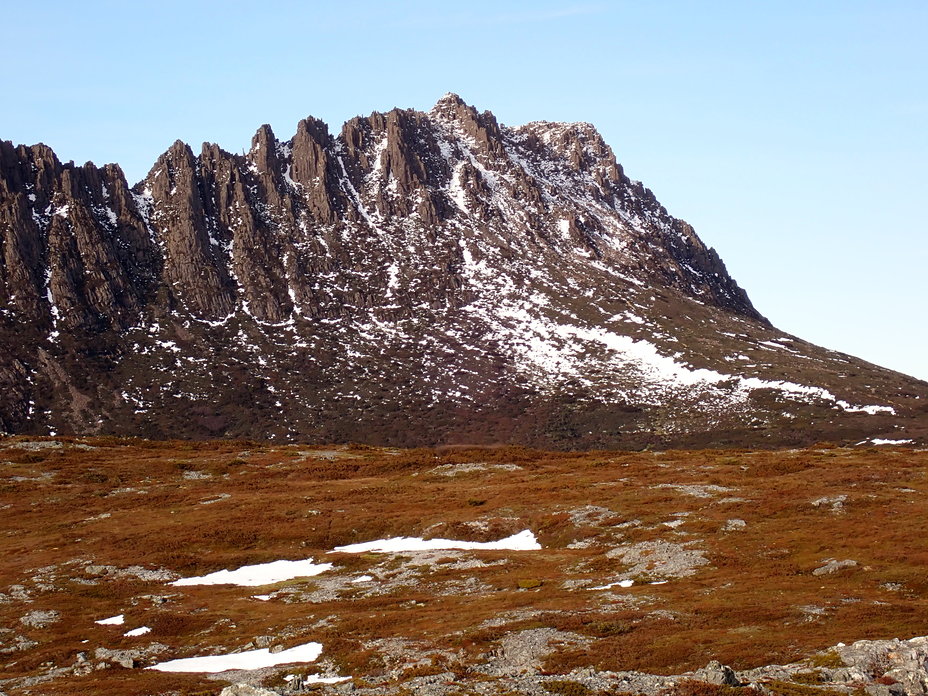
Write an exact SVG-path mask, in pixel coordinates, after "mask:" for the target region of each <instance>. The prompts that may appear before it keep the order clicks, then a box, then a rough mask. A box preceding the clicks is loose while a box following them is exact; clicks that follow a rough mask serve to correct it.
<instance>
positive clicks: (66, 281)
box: [0, 95, 928, 449]
mask: <svg viewBox="0 0 928 696" xmlns="http://www.w3.org/2000/svg"><path fill="white" fill-rule="evenodd" d="M720 200H723V201H724V197H723V196H720ZM745 234H751V221H750V220H745ZM771 243H775V240H771ZM783 282H784V283H787V282H790V280H789V273H788V269H784V272H783ZM862 330H864V329H862ZM0 392H2V393H3V395H4V398H3V399H2V401H0V432H7V433H28V434H33V435H54V434H59V435H61V434H119V435H129V436H146V437H155V438H159V437H160V438H163V437H187V438H208V437H231V438H234V437H256V438H261V439H268V438H269V439H273V440H277V441H291V442H320V443H321V442H342V443H344V442H365V443H368V444H379V445H395V446H421V445H437V444H462V443H464V444H501V443H510V444H522V445H530V446H539V447H546V448H559V449H571V448H574V449H576V448H581V449H582V448H590V447H610V448H614V447H619V448H642V447H646V446H653V447H667V446H677V447H680V446H687V447H690V446H707V445H716V446H762V447H771V446H784V445H785V446H793V445H806V446H807V445H810V444H813V443H815V442H816V441H821V440H828V441H833V442H840V443H842V444H849V445H850V444H857V443H862V444H864V445H867V444H870V443H872V442H873V441H874V440H894V441H899V442H901V443H903V444H904V443H905V441H911V442H912V443H915V444H918V443H922V444H924V443H928V384H926V383H925V382H921V381H918V380H915V379H913V378H910V377H906V376H904V375H901V374H898V373H895V372H892V371H890V370H885V369H882V368H879V367H876V366H874V365H871V364H868V363H865V362H863V361H860V360H858V359H855V358H853V357H851V356H848V355H843V354H840V353H835V352H833V351H829V350H825V349H823V348H819V347H817V346H814V345H811V344H809V343H807V342H805V341H803V340H801V339H800V338H797V337H795V336H790V335H787V334H784V333H783V332H782V331H779V330H777V329H776V328H775V327H772V326H771V325H770V323H769V322H767V321H766V320H765V319H764V317H763V316H762V314H761V313H760V312H759V311H758V310H757V309H756V308H755V307H754V306H753V305H752V304H751V302H750V300H749V299H748V296H747V294H746V293H745V292H744V290H743V289H742V288H741V287H739V285H738V284H737V283H736V282H735V280H734V279H732V278H731V277H730V275H729V274H728V273H727V271H726V269H725V266H724V264H723V263H722V261H721V260H720V258H719V256H718V254H717V253H716V252H715V251H714V250H712V249H710V248H707V247H706V246H705V245H704V244H703V243H702V241H700V239H699V237H698V236H697V235H696V233H695V231H694V230H693V229H692V227H691V226H690V225H688V224H687V223H685V222H683V221H682V220H680V219H677V218H675V217H673V216H672V215H670V214H669V213H668V212H667V210H665V209H664V207H663V206H661V204H660V203H659V202H658V200H657V198H656V197H655V196H654V194H652V192H651V191H650V190H648V189H647V188H646V187H645V186H644V185H642V184H641V183H640V182H637V181H634V180H632V179H631V178H629V177H628V176H627V175H626V174H625V172H624V171H623V169H622V167H621V166H620V165H619V164H618V162H617V160H616V157H615V155H614V153H613V152H612V150H611V149H610V147H609V146H608V145H607V144H606V143H605V142H604V141H603V139H602V138H601V136H600V135H599V134H598V133H597V132H596V130H595V129H594V128H593V127H592V126H591V125H589V124H585V123H574V124H564V123H549V122H540V121H539V122H533V123H528V124H525V125H523V126H518V127H509V126H505V125H502V124H499V123H498V122H497V120H496V119H495V118H494V116H493V115H492V114H491V113H489V112H482V113H481V112H478V111H477V110H476V109H474V108H473V107H471V106H469V105H467V104H465V103H464V102H463V101H462V100H461V99H460V98H458V97H457V96H455V95H447V96H445V97H443V98H442V99H441V100H440V101H439V102H438V103H437V104H436V105H435V106H434V108H432V109H431V110H429V111H428V112H419V111H414V110H401V109H394V110H392V111H390V112H389V113H386V114H382V113H376V112H375V113H373V114H371V115H370V116H368V117H358V118H354V119H352V120H350V121H348V122H347V123H345V124H344V126H343V127H342V128H341V130H340V132H338V133H331V132H330V131H329V130H328V127H327V126H326V125H325V124H323V123H321V122H320V121H318V120H316V119H313V118H307V119H305V120H303V121H301V122H300V123H299V124H298V126H297V129H296V133H295V134H294V135H293V137H291V138H289V139H288V140H281V139H279V138H277V136H275V134H274V133H273V132H272V131H271V129H270V127H268V126H262V127H261V128H260V129H259V130H258V132H257V133H256V134H255V136H254V138H253V140H252V145H251V148H250V149H249V150H248V151H247V152H245V153H244V154H241V155H240V154H234V153H230V152H226V151H224V150H222V149H221V148H220V147H219V146H217V145H215V144H208V143H206V144H204V145H203V146H202V148H200V149H199V150H198V151H197V152H194V151H193V150H192V149H191V148H190V147H189V146H188V145H186V144H184V143H182V142H176V143H174V145H172V146H171V147H170V148H169V149H168V150H167V151H166V152H165V153H164V154H163V155H162V156H161V157H160V158H159V159H158V161H157V162H156V163H155V165H154V166H153V167H152V169H151V171H150V172H149V174H148V175H147V176H146V177H145V178H144V179H143V180H142V181H140V182H138V183H137V184H135V185H132V186H130V184H129V183H128V182H127V181H126V180H125V177H124V176H123V173H122V171H121V170H120V168H119V167H118V166H117V165H114V164H108V165H106V166H103V167H97V166H95V165H93V164H91V163H87V164H85V165H83V166H77V165H75V164H74V163H62V162H61V161H59V159H58V157H57V156H56V154H55V153H54V152H52V150H51V149H50V148H48V147H47V146H44V145H41V144H40V145H34V146H23V145H19V146H15V145H14V144H12V143H10V142H0Z"/></svg>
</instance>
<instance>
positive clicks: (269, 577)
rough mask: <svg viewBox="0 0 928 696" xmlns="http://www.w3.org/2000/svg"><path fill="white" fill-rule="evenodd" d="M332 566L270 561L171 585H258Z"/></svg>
mask: <svg viewBox="0 0 928 696" xmlns="http://www.w3.org/2000/svg"><path fill="white" fill-rule="evenodd" d="M331 567H332V564H331V563H313V559H311V558H307V559H306V560H305V561H272V562H271V563H259V564H257V565H249V566H242V567H241V568H238V569H236V570H217V571H216V572H215V573H210V574H209V575H203V576H200V577H196V578H181V579H180V580H175V581H174V582H172V583H171V584H172V585H176V586H182V585H238V586H240V587H258V586H260V585H272V584H274V583H275V582H283V581H284V580H292V579H293V578H309V577H312V576H314V575H319V574H320V573H324V572H325V571H327V570H329V569H330V568H331Z"/></svg>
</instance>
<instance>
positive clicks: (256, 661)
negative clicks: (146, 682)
mask: <svg viewBox="0 0 928 696" xmlns="http://www.w3.org/2000/svg"><path fill="white" fill-rule="evenodd" d="M321 654H322V644H321V643H305V644H303V645H297V646H296V647H294V648H290V649H289V650H281V651H280V652H278V653H272V652H271V651H270V650H268V649H267V648H262V649H260V650H247V651H245V652H240V653H233V654H231V655H208V656H206V657H185V658H182V659H179V660H169V661H167V662H161V663H159V664H157V665H152V666H151V667H148V668H147V669H153V670H156V671H158V672H204V673H210V674H215V673H216V672H226V671H228V670H231V669H235V670H252V669H263V668H265V667H274V666H276V665H285V664H288V663H290V662H315V661H316V658H318V657H319V655H321Z"/></svg>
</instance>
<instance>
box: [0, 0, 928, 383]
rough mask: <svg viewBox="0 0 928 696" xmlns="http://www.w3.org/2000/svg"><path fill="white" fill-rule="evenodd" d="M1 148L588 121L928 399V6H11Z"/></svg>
mask: <svg viewBox="0 0 928 696" xmlns="http://www.w3.org/2000/svg"><path fill="white" fill-rule="evenodd" d="M2 10H3V12H2V16H3V18H4V20H3V24H4V31H3V39H2V42H0V59H2V61H3V62H2V64H3V65H4V66H5V70H4V75H3V81H4V91H3V94H4V100H3V101H4V104H3V107H2V109H0V138H3V139H9V140H13V141H14V142H17V143H20V142H22V143H29V144H31V143H34V142H38V141H42V142H45V143H47V144H49V145H51V146H52V147H53V148H55V150H56V152H57V153H58V155H59V157H61V158H62V159H63V160H69V159H73V160H76V161H78V162H83V161H85V160H93V161H94V162H96V163H97V164H102V163H104V162H110V161H118V162H120V163H121V164H122V165H123V167H124V169H125V170H126V173H127V175H128V177H129V179H130V183H133V182H135V181H137V180H138V179H140V178H141V177H142V176H143V175H144V174H145V173H146V171H147V169H148V168H149V167H150V166H151V165H152V164H153V163H154V161H155V159H156V158H157V156H158V155H159V154H160V153H161V152H163V151H164V150H165V149H166V148H167V147H168V145H170V143H171V142H173V141H174V140H175V139H177V138H181V139H183V140H185V141H187V142H189V143H191V144H193V145H194V147H195V148H196V147H198V146H199V143H201V142H202V141H204V140H209V141H214V142H218V143H219V144H220V145H222V146H223V147H225V148H226V149H230V150H237V149H238V150H240V149H241V148H243V147H245V146H247V145H248V144H249V142H250V138H251V135H252V134H253V133H254V131H255V130H256V129H257V127H258V126H259V125H260V124H262V123H270V124H271V125H272V126H273V127H274V130H275V132H276V133H277V135H278V137H282V138H289V137H290V136H291V135H292V134H293V132H294V130H295V127H296V123H297V121H298V120H299V119H300V118H303V117H305V116H306V115H310V114H311V115H314V116H317V117H319V118H322V119H323V120H325V121H327V122H328V123H329V124H330V127H331V128H332V129H333V130H337V129H338V128H339V127H340V125H341V123H342V122H343V121H344V120H345V119H347V118H350V117H352V116H354V115H357V114H367V113H370V112H371V111H374V110H378V111H386V110H388V109H390V108H392V107H393V106H400V107H414V108H418V109H428V108H429V107H430V106H431V105H432V104H433V103H434V102H435V101H436V100H437V99H438V98H439V97H440V96H441V95H442V94H444V93H445V92H448V91H453V92H457V93H459V94H460V95H461V96H462V97H463V98H464V99H465V100H466V101H468V102H469V103H471V104H473V105H475V106H477V107H478V108H480V109H490V110H492V111H493V112H494V113H495V114H496V115H497V117H498V118H499V119H500V121H502V122H503V123H507V124H512V125H516V124H519V123H523V122H525V121H530V120H539V119H546V120H563V121H589V122H591V123H593V124H595V125H596V126H597V127H598V128H599V130H600V131H601V132H602V133H603V135H604V137H605V138H606V140H607V142H609V143H610V144H611V145H612V147H613V149H614V150H615V152H616V155H617V157H618V159H619V161H620V162H621V163H622V164H623V165H624V167H625V170H626V172H627V173H628V174H629V175H630V176H632V177H633V178H636V179H641V180H642V181H644V183H645V184H646V185H647V186H649V187H650V188H651V189H652V190H653V191H654V192H655V193H656V195H657V196H658V198H659V199H660V200H661V201H662V202H663V203H664V204H665V205H666V206H667V208H668V209H669V210H670V212H671V213H672V214H674V215H676V216H677V217H681V218H683V219H685V220H687V221H689V222H690V223H692V224H693V225H694V226H695V227H696V230H697V232H698V233H699V234H700V236H701V237H702V238H703V239H704V240H705V241H706V242H707V243H708V244H711V245H712V246H714V247H716V249H717V250H718V251H719V253H720V255H721V256H722V258H723V259H724V260H725V261H726V263H727V264H728V267H729V270H730V271H731V272H732V274H733V275H734V276H735V278H737V280H738V281H739V282H740V283H741V285H742V286H744V287H745V288H746V289H747V290H748V292H749V294H750V296H751V298H752V299H753V301H754V303H755V305H756V306H757V307H758V308H759V309H760V310H761V312H763V313H765V314H766V315H767V316H768V317H769V318H770V319H771V320H772V321H773V322H774V324H776V325H777V326H779V327H780V328H782V329H783V330H785V331H788V332H791V333H794V334H797V335H799V336H801V337H803V338H806V339H808V340H811V341H813V342H816V343H819V344H821V345H824V346H827V347H829V348H834V349H837V350H841V351H844V352H848V353H852V354H855V355H858V356H860V357H862V358H865V359H867V360H870V361H872V362H876V363H878V364H881V365H885V366H887V367H892V368H894V369H897V370H900V371H902V372H907V373H909V374H912V375H915V376H918V377H921V378H922V379H928V307H926V305H928V211H926V205H928V167H926V163H928V2H925V0H910V1H908V2H903V1H901V0H896V1H894V0H882V1H879V2H878V1H877V0H872V1H871V2H859V1H854V0H843V1H840V2H839V1H837V0H836V1H834V2H822V1H816V0H809V1H802V2H800V1H799V0H792V1H790V0H787V1H786V2H770V3H765V2H745V1H744V0H731V1H726V2H721V1H719V2H713V1H712V0H701V1H699V0H692V1H673V0H666V1H658V0H655V1H654V2H650V1H645V0H638V1H636V2H595V1H591V2H582V1H580V2H570V1H568V2H548V1H546V0H534V1H531V2H505V1H500V0H497V1H496V2H483V1H472V2H468V3H453V4H452V3H448V4H445V3H441V2H434V1H433V2H405V3H403V2H395V3H391V2H382V1H379V2H368V1H352V0H342V1H339V2H308V1H307V2H297V1H294V2H280V1H277V0H266V1H265V2H237V1H227V2H196V1H195V0H189V1H188V2H176V1H174V0H164V1H161V2H158V3H141V2H125V0H121V1H120V2H94V1H93V0H87V1H85V2H80V3H75V2H70V1H68V2H62V1H60V0H54V1H52V0H45V1H44V2H21V1H20V0H15V1H14V0H2Z"/></svg>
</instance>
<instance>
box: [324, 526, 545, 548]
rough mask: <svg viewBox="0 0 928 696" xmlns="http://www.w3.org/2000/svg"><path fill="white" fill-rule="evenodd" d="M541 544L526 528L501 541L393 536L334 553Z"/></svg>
mask: <svg viewBox="0 0 928 696" xmlns="http://www.w3.org/2000/svg"><path fill="white" fill-rule="evenodd" d="M540 548H541V544H539V543H538V541H537V540H536V539H535V534H534V533H533V532H531V531H530V530H528V529H526V530H523V531H521V532H519V533H518V534H513V535H512V536H510V537H506V538H505V539H500V540H499V541H486V542H483V541H457V540H455V539H420V538H418V537H393V538H392V539H378V540H376V541H367V542H363V543H360V544H349V545H347V546H336V547H335V548H334V549H332V553H368V552H373V553H400V552H403V551H444V550H450V549H462V550H477V549H484V550H494V551H537V550H538V549H540Z"/></svg>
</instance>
